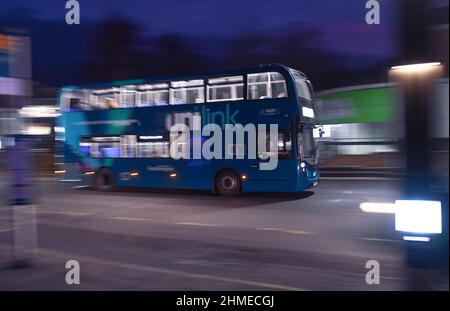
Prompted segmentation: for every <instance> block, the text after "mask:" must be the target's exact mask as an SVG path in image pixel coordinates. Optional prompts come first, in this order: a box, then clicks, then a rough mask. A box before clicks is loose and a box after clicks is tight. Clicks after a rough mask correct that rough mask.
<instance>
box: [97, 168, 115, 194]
mask: <svg viewBox="0 0 450 311" xmlns="http://www.w3.org/2000/svg"><path fill="white" fill-rule="evenodd" d="M113 187H114V182H113V175H112V172H111V171H110V170H109V169H107V168H102V169H100V170H99V171H98V173H97V175H96V177H95V189H97V190H100V191H109V190H112V189H113Z"/></svg>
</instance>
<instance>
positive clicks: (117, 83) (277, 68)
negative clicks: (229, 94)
mask: <svg viewBox="0 0 450 311" xmlns="http://www.w3.org/2000/svg"><path fill="white" fill-rule="evenodd" d="M265 70H275V71H280V72H282V73H283V72H284V73H285V74H289V73H290V72H291V71H294V72H298V73H300V74H301V75H302V76H303V77H304V78H305V79H307V78H306V75H305V74H304V73H303V72H301V71H298V70H295V69H292V68H289V67H287V66H285V65H282V64H276V63H274V64H262V65H259V66H258V67H247V68H240V69H231V70H221V71H211V72H206V73H198V74H189V75H177V76H165V77H155V78H147V79H145V78H144V79H133V80H120V81H113V82H100V83H89V84H82V85H79V86H74V85H71V86H64V87H63V88H62V90H65V91H73V90H79V89H97V88H104V87H114V86H116V87H117V86H124V85H130V84H144V83H155V82H156V83H157V82H167V81H174V80H190V79H195V78H207V77H215V76H223V75H227V76H229V75H242V74H245V73H248V72H261V71H265Z"/></svg>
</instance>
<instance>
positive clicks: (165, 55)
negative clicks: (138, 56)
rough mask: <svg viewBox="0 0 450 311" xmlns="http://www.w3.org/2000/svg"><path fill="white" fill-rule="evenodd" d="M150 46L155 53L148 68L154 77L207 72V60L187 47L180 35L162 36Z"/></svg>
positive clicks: (190, 47)
mask: <svg viewBox="0 0 450 311" xmlns="http://www.w3.org/2000/svg"><path fill="white" fill-rule="evenodd" d="M151 44H152V48H153V50H154V51H155V52H154V55H152V57H151V58H150V59H149V60H150V63H149V64H148V68H150V71H152V72H154V74H156V75H178V74H184V73H197V72H202V71H206V70H208V60H207V58H206V57H205V56H203V55H202V54H201V53H199V52H197V51H195V50H194V48H193V47H192V46H189V44H187V43H186V40H185V39H184V38H183V37H182V36H180V35H177V34H166V35H162V36H160V37H158V38H156V39H155V40H153V41H152V43H151ZM197 46H198V45H197Z"/></svg>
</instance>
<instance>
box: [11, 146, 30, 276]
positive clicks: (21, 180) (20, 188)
mask: <svg viewBox="0 0 450 311" xmlns="http://www.w3.org/2000/svg"><path fill="white" fill-rule="evenodd" d="M6 154H7V163H8V171H9V179H10V182H9V187H10V191H9V193H8V202H9V205H10V206H11V220H12V264H11V266H12V268H24V267H28V266H30V265H32V263H33V261H34V257H35V254H36V246H37V228H36V206H35V205H34V204H33V200H32V185H31V178H30V177H31V176H30V175H31V171H32V165H31V158H30V155H29V153H28V144H27V142H21V141H19V142H16V143H15V145H14V146H11V147H9V148H8V149H7V153H6Z"/></svg>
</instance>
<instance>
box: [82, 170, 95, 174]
mask: <svg viewBox="0 0 450 311" xmlns="http://www.w3.org/2000/svg"><path fill="white" fill-rule="evenodd" d="M84 174H85V175H94V174H95V172H94V171H88V172H85V173H84Z"/></svg>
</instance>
